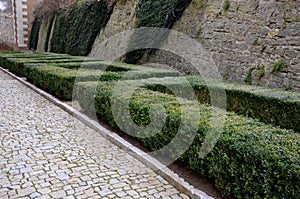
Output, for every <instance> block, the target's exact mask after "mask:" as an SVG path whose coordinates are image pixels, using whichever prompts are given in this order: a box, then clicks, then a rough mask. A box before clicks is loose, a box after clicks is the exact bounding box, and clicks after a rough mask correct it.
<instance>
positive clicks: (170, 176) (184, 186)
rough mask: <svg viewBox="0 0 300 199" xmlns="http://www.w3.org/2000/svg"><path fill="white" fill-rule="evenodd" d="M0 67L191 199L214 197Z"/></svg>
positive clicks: (209, 198)
mask: <svg viewBox="0 0 300 199" xmlns="http://www.w3.org/2000/svg"><path fill="white" fill-rule="evenodd" d="M0 69H1V70H2V71H3V72H5V73H7V74H8V75H10V76H11V77H13V78H14V79H16V80H18V81H19V82H21V83H22V84H24V85H25V86H27V87H28V88H30V89H32V90H33V91H35V92H36V93H38V94H39V95H41V96H42V97H44V98H46V99H47V100H49V101H50V102H52V103H54V104H55V105H57V106H58V107H60V108H62V109H63V110H65V111H66V112H68V113H69V114H70V115H72V116H74V117H75V118H76V119H78V120H80V121H81V122H83V123H84V124H86V125H87V126H89V127H90V128H92V129H93V130H95V131H97V132H99V133H101V134H102V135H103V136H104V137H105V138H107V139H109V140H110V141H111V142H112V143H114V144H115V145H117V146H118V147H120V148H122V149H123V150H125V151H126V152H128V153H129V154H130V155H132V156H133V157H135V158H136V159H138V160H139V161H141V162H142V163H144V164H145V165H147V166H149V167H150V168H151V169H153V170H154V171H155V172H156V173H157V174H159V175H161V176H162V177H164V178H165V179H166V180H167V181H169V182H170V184H172V185H173V186H175V187H176V188H177V189H178V190H180V191H181V192H183V193H185V194H187V195H189V196H190V197H191V198H192V199H214V198H213V197H211V196H208V195H207V194H206V193H204V192H203V191H201V190H199V189H196V188H194V187H193V186H192V185H190V184H189V183H187V182H185V181H184V179H183V178H181V177H179V176H178V175H177V174H176V173H174V172H173V171H171V170H170V169H169V168H167V167H166V166H165V165H163V164H162V163H160V162H159V161H158V160H156V159H155V158H153V157H151V156H150V155H148V154H147V153H145V152H143V151H142V150H140V149H138V148H137V147H135V146H133V145H132V144H130V143H129V142H127V141H126V140H124V139H123V138H122V137H120V136H119V135H117V134H116V133H114V132H111V131H109V130H108V129H106V128H105V127H103V126H101V125H100V124H99V123H97V122H95V121H94V120H92V119H90V118H89V117H88V116H86V115H85V114H83V113H81V112H79V111H77V110H76V109H74V108H73V107H71V106H69V105H67V104H65V103H63V102H61V101H59V100H58V99H57V98H55V97H53V96H52V95H50V94H48V93H46V92H45V91H43V90H41V89H39V88H37V87H36V86H34V85H32V84H30V83H28V82H27V81H25V80H24V79H22V78H20V77H18V76H16V75H14V74H12V73H11V72H9V71H8V70H6V69H3V68H2V67H0Z"/></svg>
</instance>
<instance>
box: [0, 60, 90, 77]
mask: <svg viewBox="0 0 300 199" xmlns="http://www.w3.org/2000/svg"><path fill="white" fill-rule="evenodd" d="M89 61H95V60H94V59H87V58H86V57H71V56H54V57H51V56H48V57H44V56H39V57H35V58H27V57H25V58H23V57H22V58H21V57H18V58H15V57H8V58H2V59H0V65H1V66H3V67H5V68H7V69H9V70H10V71H11V72H13V73H15V74H16V75H19V76H25V74H24V66H25V65H26V64H39V65H43V64H46V65H47V64H51V65H52V64H59V63H68V62H72V63H74V62H77V63H82V62H89Z"/></svg>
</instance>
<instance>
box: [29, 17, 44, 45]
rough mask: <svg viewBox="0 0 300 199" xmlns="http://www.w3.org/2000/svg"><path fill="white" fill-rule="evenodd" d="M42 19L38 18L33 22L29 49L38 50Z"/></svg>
mask: <svg viewBox="0 0 300 199" xmlns="http://www.w3.org/2000/svg"><path fill="white" fill-rule="evenodd" d="M41 21H42V19H41V17H36V18H35V19H34V21H33V24H32V28H31V32H30V39H29V49H30V50H36V49H37V45H38V41H39V32H40V28H41Z"/></svg>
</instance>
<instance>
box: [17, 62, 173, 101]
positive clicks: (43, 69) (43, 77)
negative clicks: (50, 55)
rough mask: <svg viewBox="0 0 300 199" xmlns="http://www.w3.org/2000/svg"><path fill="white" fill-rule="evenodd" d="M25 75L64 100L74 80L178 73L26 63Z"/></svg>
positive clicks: (135, 77) (118, 78)
mask: <svg viewBox="0 0 300 199" xmlns="http://www.w3.org/2000/svg"><path fill="white" fill-rule="evenodd" d="M23 74H24V76H25V77H26V78H27V79H28V81H30V82H32V83H33V84H35V85H36V86H39V87H40V88H42V89H44V90H46V91H48V92H49V93H51V94H53V95H55V96H56V97H58V98H60V99H64V100H71V99H72V92H73V86H74V82H75V80H76V81H112V80H120V79H122V78H123V79H125V80H128V79H142V78H152V77H165V76H168V75H169V76H172V75H173V76H174V75H177V74H176V73H173V72H172V71H171V72H170V71H163V70H161V71H154V70H153V71H151V70H141V71H130V72H128V73H127V74H126V75H124V72H112V71H106V72H105V71H101V70H93V69H89V70H84V69H81V70H75V69H73V70H72V69H67V68H62V67H56V66H50V65H37V64H25V65H24V70H23Z"/></svg>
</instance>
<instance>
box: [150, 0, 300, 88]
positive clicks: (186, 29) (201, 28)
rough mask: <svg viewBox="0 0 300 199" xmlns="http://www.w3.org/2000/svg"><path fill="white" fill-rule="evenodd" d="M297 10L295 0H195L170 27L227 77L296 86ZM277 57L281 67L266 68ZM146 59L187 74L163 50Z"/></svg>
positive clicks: (299, 61)
mask: <svg viewBox="0 0 300 199" xmlns="http://www.w3.org/2000/svg"><path fill="white" fill-rule="evenodd" d="M201 2H202V3H203V4H202V6H199V5H201ZM299 13H300V1H298V0H297V1H294V0H280V1H277V0H231V1H230V6H229V9H228V10H225V9H224V1H220V0H210V1H206V0H195V1H193V3H191V5H190V6H189V7H188V9H187V10H186V11H185V13H184V14H183V16H182V18H181V19H180V20H179V21H178V22H177V24H176V25H175V26H174V28H173V29H174V30H177V31H179V32H182V33H185V34H187V35H189V36H190V37H192V38H194V39H195V41H197V42H199V43H201V44H202V46H203V47H204V48H205V49H206V50H207V51H208V52H210V53H211V56H212V57H213V59H214V61H215V63H216V65H217V66H218V68H219V70H220V72H221V74H222V75H223V77H224V79H225V80H227V81H232V82H242V83H244V82H245V80H246V79H247V78H248V79H249V78H250V80H251V84H253V85H260V86H267V87H280V88H286V89H294V90H300V15H299ZM280 60H282V61H284V62H285V67H284V68H283V69H282V70H280V71H278V72H273V73H272V70H273V68H274V66H275V64H276V63H278V61H280ZM148 61H149V62H160V63H166V64H168V65H172V66H175V67H176V68H179V69H183V72H186V73H188V74H190V73H191V74H193V71H192V70H191V69H190V67H185V65H186V63H184V62H183V61H182V60H181V59H174V56H172V55H170V54H169V53H166V52H161V51H157V52H156V54H155V55H153V56H152V57H151V58H150V60H148ZM251 68H253V69H254V70H251ZM251 71H252V72H251Z"/></svg>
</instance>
